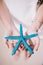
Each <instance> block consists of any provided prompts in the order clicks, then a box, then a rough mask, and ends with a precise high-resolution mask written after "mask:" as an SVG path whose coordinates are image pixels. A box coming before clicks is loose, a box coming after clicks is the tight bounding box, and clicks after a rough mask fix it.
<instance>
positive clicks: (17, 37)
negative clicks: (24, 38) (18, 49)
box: [5, 36, 20, 40]
mask: <svg viewBox="0 0 43 65" xmlns="http://www.w3.org/2000/svg"><path fill="white" fill-rule="evenodd" d="M5 39H6V40H19V39H20V36H7V37H5Z"/></svg>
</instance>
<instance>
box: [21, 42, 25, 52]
mask: <svg viewBox="0 0 43 65" xmlns="http://www.w3.org/2000/svg"><path fill="white" fill-rule="evenodd" d="M20 48H21V50H22V51H23V50H24V49H25V47H24V44H23V43H21V44H20Z"/></svg>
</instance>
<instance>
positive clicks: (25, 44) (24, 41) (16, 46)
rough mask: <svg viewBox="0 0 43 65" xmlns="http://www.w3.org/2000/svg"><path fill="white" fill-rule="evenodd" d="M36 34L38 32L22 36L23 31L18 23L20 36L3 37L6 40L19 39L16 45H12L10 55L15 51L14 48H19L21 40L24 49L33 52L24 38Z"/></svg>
mask: <svg viewBox="0 0 43 65" xmlns="http://www.w3.org/2000/svg"><path fill="white" fill-rule="evenodd" d="M36 36H38V34H37V33H36V34H31V35H27V36H23V31H22V24H20V36H7V37H5V39H6V40H19V41H18V42H17V43H16V45H15V46H14V48H13V50H12V55H14V54H15V53H16V50H17V49H18V48H19V46H20V44H21V42H22V43H23V45H24V46H25V48H26V50H27V51H28V52H29V53H30V54H33V53H34V51H33V49H32V48H31V47H30V46H29V45H28V44H27V42H26V40H27V39H30V38H33V37H36Z"/></svg>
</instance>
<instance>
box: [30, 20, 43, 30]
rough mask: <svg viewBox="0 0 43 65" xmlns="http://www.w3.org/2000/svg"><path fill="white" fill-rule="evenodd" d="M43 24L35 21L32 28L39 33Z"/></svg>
mask: <svg viewBox="0 0 43 65" xmlns="http://www.w3.org/2000/svg"><path fill="white" fill-rule="evenodd" d="M42 24H43V22H40V21H39V22H38V21H33V22H32V24H31V28H32V29H33V30H34V31H38V30H39V29H40V27H41V26H42Z"/></svg>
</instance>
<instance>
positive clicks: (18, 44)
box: [12, 40, 21, 55]
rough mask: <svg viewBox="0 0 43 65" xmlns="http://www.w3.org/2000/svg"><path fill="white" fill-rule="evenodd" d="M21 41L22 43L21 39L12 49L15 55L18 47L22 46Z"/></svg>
mask: <svg viewBox="0 0 43 65" xmlns="http://www.w3.org/2000/svg"><path fill="white" fill-rule="evenodd" d="M20 43H21V40H19V41H18V42H17V43H16V45H15V47H14V48H13V50H12V55H14V54H15V53H16V51H17V49H18V47H19V46H20Z"/></svg>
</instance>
